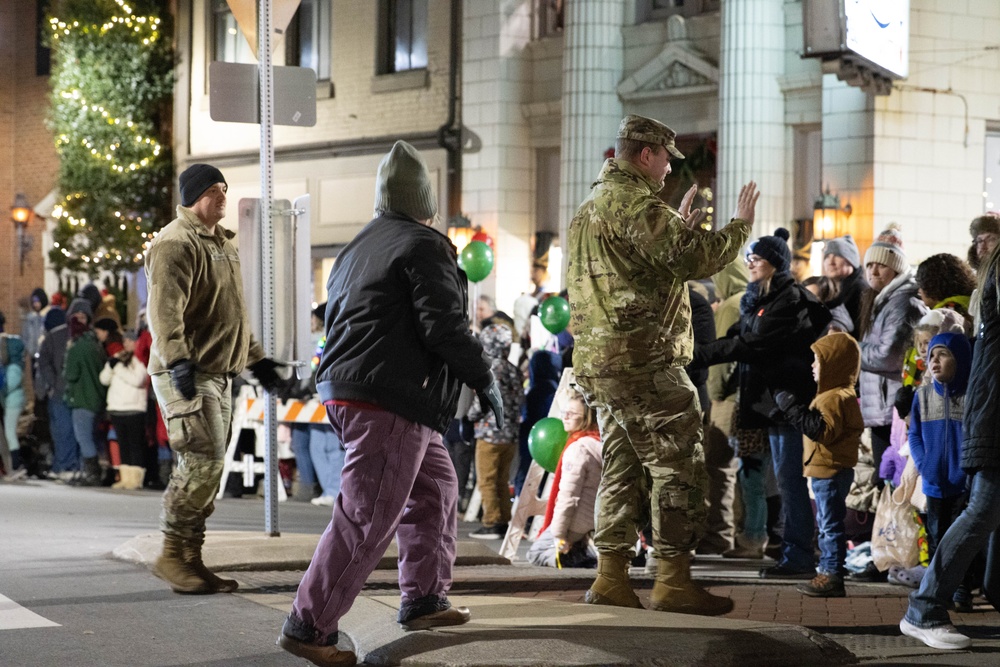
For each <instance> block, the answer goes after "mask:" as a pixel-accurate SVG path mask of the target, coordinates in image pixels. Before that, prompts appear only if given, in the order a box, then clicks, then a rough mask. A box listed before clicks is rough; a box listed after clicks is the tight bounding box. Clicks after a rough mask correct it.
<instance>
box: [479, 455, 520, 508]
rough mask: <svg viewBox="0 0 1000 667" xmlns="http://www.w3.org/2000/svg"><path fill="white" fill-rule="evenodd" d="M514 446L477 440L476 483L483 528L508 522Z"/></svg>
mask: <svg viewBox="0 0 1000 667" xmlns="http://www.w3.org/2000/svg"><path fill="white" fill-rule="evenodd" d="M516 452H517V445H516V444H515V443H513V442H506V443H501V444H494V443H492V442H486V441H485V440H477V441H476V483H477V484H478V485H479V494H480V495H481V496H482V499H483V525H484V526H496V525H497V524H508V523H510V464H511V463H513V461H514V454H515V453H516Z"/></svg>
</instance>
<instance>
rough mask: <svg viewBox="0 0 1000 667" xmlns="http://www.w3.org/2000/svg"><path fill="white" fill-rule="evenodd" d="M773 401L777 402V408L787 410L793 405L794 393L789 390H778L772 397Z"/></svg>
mask: <svg viewBox="0 0 1000 667" xmlns="http://www.w3.org/2000/svg"><path fill="white" fill-rule="evenodd" d="M774 402H775V403H777V404H778V409H779V410H781V411H782V412H788V411H789V410H790V409H791V407H792V406H793V405H795V394H793V393H791V392H789V391H779V392H778V393H777V395H776V396H775V397H774Z"/></svg>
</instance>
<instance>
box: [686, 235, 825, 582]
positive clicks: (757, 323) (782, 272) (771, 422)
mask: <svg viewBox="0 0 1000 667" xmlns="http://www.w3.org/2000/svg"><path fill="white" fill-rule="evenodd" d="M788 236H789V235H788V231H787V230H785V229H783V228H778V229H777V230H776V231H775V234H774V236H762V237H761V238H760V239H758V240H757V241H755V242H754V243H752V244H751V245H750V249H749V251H748V252H747V256H746V259H747V266H748V268H749V271H750V280H751V283H750V284H749V285H748V286H747V292H746V294H745V295H744V296H743V298H742V300H741V301H740V321H739V323H738V324H737V325H734V326H733V327H732V328H731V329H730V330H729V332H728V333H727V334H726V336H725V337H724V338H720V339H719V340H717V341H715V342H714V343H710V344H708V345H703V346H700V347H699V348H698V350H697V352H696V354H695V358H696V359H701V360H703V361H705V362H706V363H708V364H719V363H725V362H732V361H736V362H738V372H739V408H740V427H741V428H745V429H767V431H768V436H769V440H770V444H771V455H772V456H771V458H772V461H773V464H774V474H775V477H776V478H777V481H778V490H779V491H780V494H781V503H782V507H781V511H782V516H783V518H784V533H783V535H782V538H783V543H784V544H783V547H782V554H781V560H780V561H779V562H778V563H777V565H774V566H773V567H769V568H764V569H763V570H761V572H760V575H761V576H762V577H765V578H775V577H779V578H780V577H794V578H809V577H811V576H812V575H813V573H814V569H815V568H814V559H813V546H812V543H813V533H814V530H815V525H814V522H813V514H812V506H811V505H810V502H809V490H808V488H807V486H806V480H805V478H804V477H803V476H802V433H801V432H800V431H799V430H798V429H797V428H795V427H794V426H792V425H791V424H789V423H787V422H786V421H784V419H783V418H782V417H780V411H778V410H777V406H776V405H775V403H774V396H775V395H776V394H777V393H778V392H779V391H786V392H789V393H791V394H793V395H794V396H795V397H796V399H797V400H798V401H799V402H801V403H806V404H808V403H809V402H810V401H812V399H813V397H814V396H815V394H816V383H815V382H814V381H813V378H812V362H813V353H812V350H810V349H809V348H810V346H811V345H812V344H813V343H814V342H815V341H816V339H817V338H818V337H819V335H820V334H821V333H822V332H823V331H824V330H825V329H826V326H827V325H828V324H829V323H830V312H829V311H828V310H827V309H826V307H825V306H823V304H821V303H820V302H819V301H818V300H817V299H816V297H814V296H813V295H812V294H811V293H809V292H808V291H807V290H806V289H805V288H803V287H802V286H800V285H798V284H797V283H796V282H795V279H794V278H793V277H792V275H791V273H789V268H790V266H791V251H790V250H789V248H788V243H787V241H788ZM806 575H808V576H806Z"/></svg>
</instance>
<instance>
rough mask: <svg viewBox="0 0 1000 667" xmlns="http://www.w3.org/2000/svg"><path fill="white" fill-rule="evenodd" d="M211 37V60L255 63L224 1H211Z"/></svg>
mask: <svg viewBox="0 0 1000 667" xmlns="http://www.w3.org/2000/svg"><path fill="white" fill-rule="evenodd" d="M212 36H213V40H214V41H213V53H212V59H213V60H221V61H222V62H227V63H256V62H257V59H256V58H255V57H254V55H253V51H251V50H250V44H248V43H247V40H246V37H244V36H243V33H242V32H240V27H239V26H238V25H237V24H236V17H235V16H233V12H232V10H231V9H229V5H227V4H226V0H213V1H212Z"/></svg>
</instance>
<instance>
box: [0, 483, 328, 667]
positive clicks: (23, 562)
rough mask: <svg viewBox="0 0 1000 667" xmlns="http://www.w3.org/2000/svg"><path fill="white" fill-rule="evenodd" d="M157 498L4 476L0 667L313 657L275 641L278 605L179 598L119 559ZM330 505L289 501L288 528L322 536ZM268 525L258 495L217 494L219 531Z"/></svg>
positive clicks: (283, 511) (282, 516) (286, 661)
mask: <svg viewBox="0 0 1000 667" xmlns="http://www.w3.org/2000/svg"><path fill="white" fill-rule="evenodd" d="M159 504H160V495H159V494H158V493H153V492H143V491H136V492H116V491H112V490H110V489H74V488H68V487H65V486H62V485H59V484H56V483H53V482H34V481H32V482H28V483H23V484H0V596H3V597H0V665H3V666H4V667H22V666H23V667H28V666H31V667H62V666H64V665H73V666H78V667H85V666H90V665H94V666H108V667H111V666H119V665H121V666H129V667H139V666H147V665H148V666H154V665H155V666H167V665H206V666H207V665H212V666H218V667H222V666H230V665H231V666H232V667H236V666H238V665H240V666H242V665H302V664H304V663H303V661H301V660H299V659H296V658H294V657H292V656H289V655H288V654H287V653H285V652H284V651H282V650H281V649H279V648H277V647H276V646H274V644H273V642H274V639H275V638H276V637H277V635H278V631H279V630H280V627H281V623H282V621H283V618H284V616H283V614H282V613H281V612H279V611H277V610H274V609H270V608H268V607H266V606H262V605H260V604H255V603H253V602H250V601H248V600H246V599H244V598H241V597H239V596H233V595H212V596H178V595H175V594H174V593H172V592H171V591H170V590H169V588H167V586H166V585H165V584H164V583H163V582H161V581H160V580H159V579H156V578H155V577H153V576H152V575H150V574H149V573H148V572H146V571H144V570H142V569H140V568H137V567H135V566H133V565H129V564H126V563H121V562H118V561H114V560H111V559H110V557H109V553H110V551H111V550H112V549H113V548H114V547H116V546H118V545H119V544H121V543H122V542H125V541H126V540H128V539H130V538H132V537H134V536H135V535H137V534H140V533H144V532H149V531H155V530H157V516H158V514H159ZM329 512H330V510H329V508H323V507H314V506H312V505H309V504H302V503H291V502H289V503H281V504H280V505H279V510H278V513H279V514H278V516H279V522H280V523H279V525H280V528H281V529H282V530H284V531H288V532H302V533H321V532H322V531H323V529H324V528H325V526H326V524H327V522H328V520H329ZM263 527H264V505H263V502H262V501H261V500H260V499H256V498H246V499H239V500H237V499H226V500H224V501H221V502H218V503H217V505H216V511H215V514H214V515H213V516H212V517H211V518H210V519H209V528H210V529H213V530H260V531H262V532H263ZM31 613H33V614H35V615H37V617H35V616H32V614H31ZM46 623H47V626H46V627H23V626H24V625H32V624H46Z"/></svg>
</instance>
